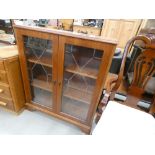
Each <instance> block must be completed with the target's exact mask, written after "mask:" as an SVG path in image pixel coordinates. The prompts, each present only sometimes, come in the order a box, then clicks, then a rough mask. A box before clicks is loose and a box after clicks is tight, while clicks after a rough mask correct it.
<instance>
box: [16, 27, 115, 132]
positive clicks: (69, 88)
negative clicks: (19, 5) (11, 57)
mask: <svg viewBox="0 0 155 155" xmlns="http://www.w3.org/2000/svg"><path fill="white" fill-rule="evenodd" d="M14 30H15V34H16V39H17V45H18V51H19V58H20V66H21V71H22V78H23V82H24V91H25V96H26V107H27V108H31V109H35V110H39V111H42V112H45V113H47V114H49V115H52V116H55V117H57V118H59V119H62V120H65V121H68V122H70V123H73V124H75V125H77V126H79V127H80V128H81V130H83V131H84V132H86V133H90V130H91V125H92V121H93V118H94V115H95V112H96V108H97V105H98V102H99V99H100V96H101V93H102V89H103V86H104V83H105V79H106V76H107V73H108V70H109V67H110V64H111V60H112V56H113V54H114V51H115V48H116V45H117V42H116V41H114V40H105V39H103V38H100V37H92V36H89V35H84V34H78V33H73V32H67V31H66V32H65V31H62V30H51V29H47V28H40V27H28V26H20V25H16V26H14Z"/></svg>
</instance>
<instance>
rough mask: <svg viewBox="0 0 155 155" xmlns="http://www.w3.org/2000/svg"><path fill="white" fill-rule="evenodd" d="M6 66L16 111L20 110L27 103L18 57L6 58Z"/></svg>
mask: <svg viewBox="0 0 155 155" xmlns="http://www.w3.org/2000/svg"><path fill="white" fill-rule="evenodd" d="M5 68H6V71H7V75H8V80H9V85H10V89H11V94H12V98H13V102H14V107H15V111H16V112H18V111H20V110H21V108H23V107H24V104H25V96H24V89H23V81H22V77H21V70H20V65H19V59H18V57H14V58H10V59H8V60H6V61H5Z"/></svg>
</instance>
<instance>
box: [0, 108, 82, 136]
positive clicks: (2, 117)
mask: <svg viewBox="0 0 155 155" xmlns="http://www.w3.org/2000/svg"><path fill="white" fill-rule="evenodd" d="M0 134H1V135H2V134H9V135H10V134H19V135H25V134H30V135H32V134H35V135H36V134H37V135H84V133H83V132H82V131H81V130H80V129H79V128H78V127H76V126H74V125H72V124H70V123H68V122H65V121H62V120H59V119H56V118H54V117H52V116H49V115H46V114H44V113H41V112H38V111H34V112H31V111H28V110H24V111H23V112H22V113H21V114H20V115H15V114H13V113H11V112H8V111H6V110H4V109H0Z"/></svg>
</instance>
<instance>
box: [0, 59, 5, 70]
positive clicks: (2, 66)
mask: <svg viewBox="0 0 155 155" xmlns="http://www.w3.org/2000/svg"><path fill="white" fill-rule="evenodd" d="M0 70H5V68H4V63H3V61H2V60H0Z"/></svg>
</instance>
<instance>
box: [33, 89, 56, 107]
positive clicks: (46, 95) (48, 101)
mask: <svg viewBox="0 0 155 155" xmlns="http://www.w3.org/2000/svg"><path fill="white" fill-rule="evenodd" d="M38 88H39V87H38ZM38 88H36V87H34V89H33V95H34V96H33V99H32V102H33V103H35V104H38V105H41V106H44V107H48V108H52V101H53V100H52V98H53V96H52V93H50V92H48V91H42V90H40V89H38Z"/></svg>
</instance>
